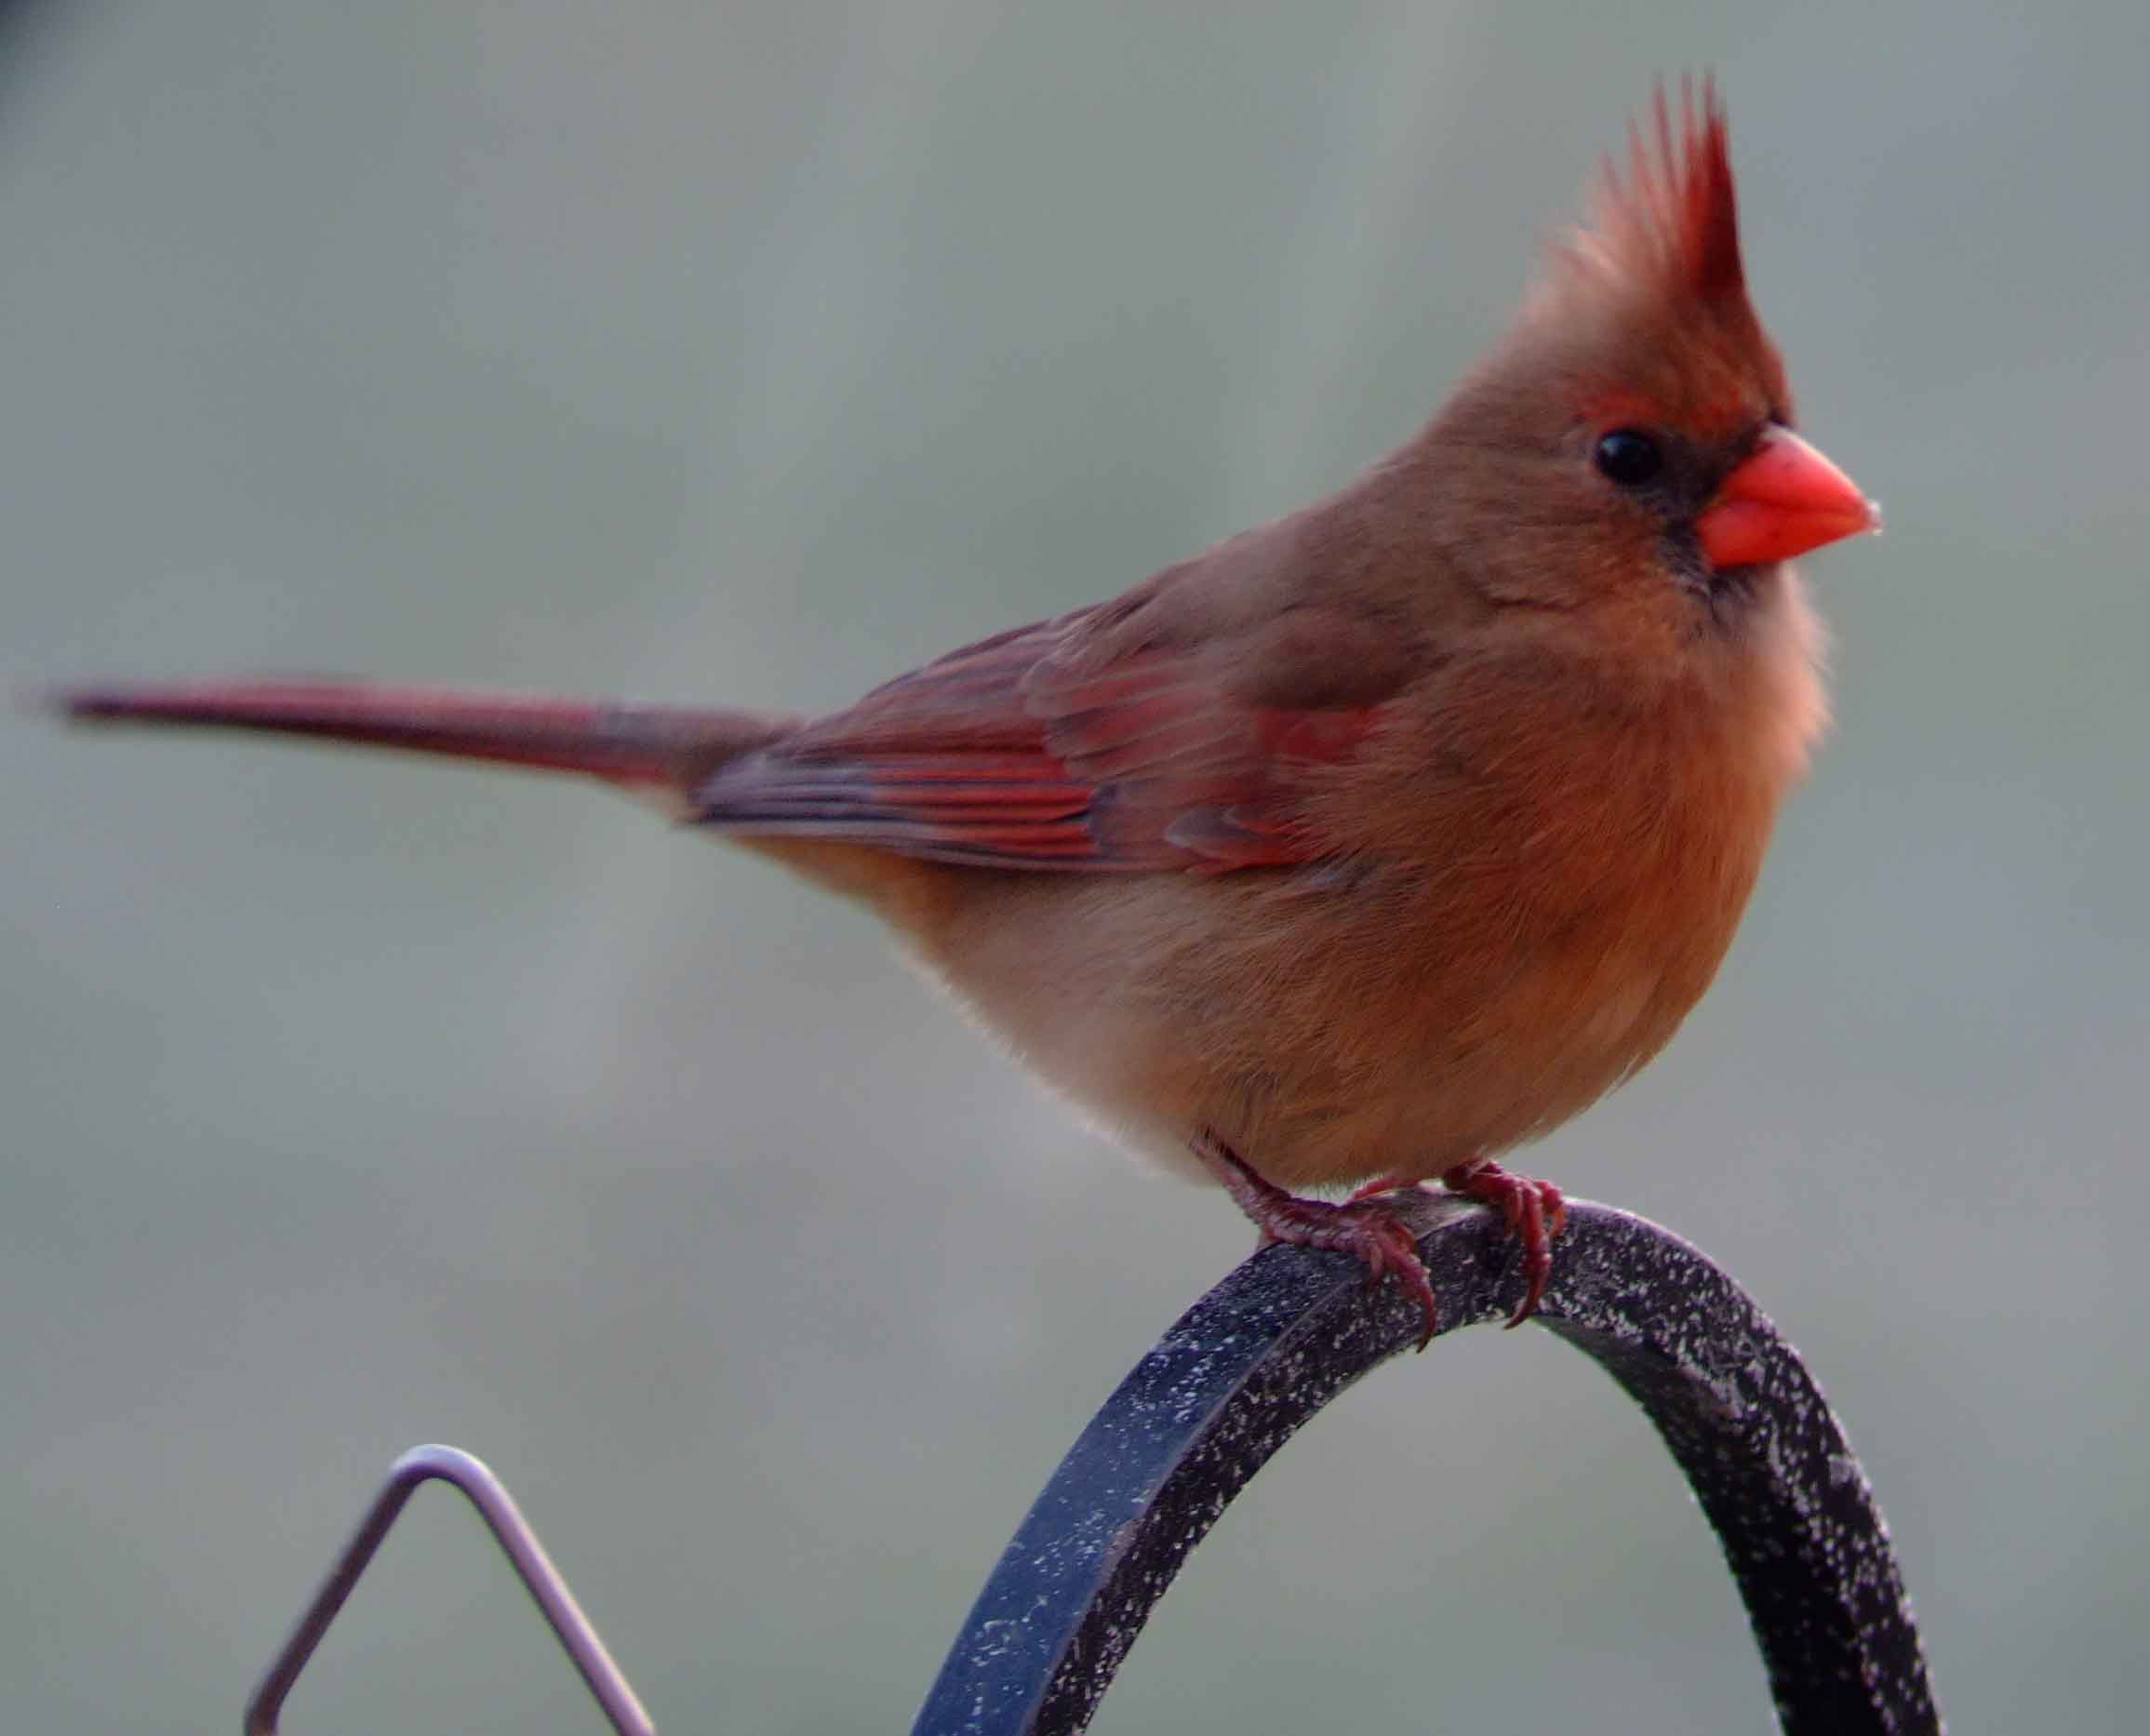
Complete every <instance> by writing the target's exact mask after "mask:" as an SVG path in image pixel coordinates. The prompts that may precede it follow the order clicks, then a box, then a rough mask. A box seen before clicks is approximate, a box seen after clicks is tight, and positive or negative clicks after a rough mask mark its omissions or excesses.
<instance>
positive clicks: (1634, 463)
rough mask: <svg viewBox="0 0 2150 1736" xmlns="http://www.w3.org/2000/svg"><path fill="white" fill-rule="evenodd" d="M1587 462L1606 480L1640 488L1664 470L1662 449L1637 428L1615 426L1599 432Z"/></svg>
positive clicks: (1622, 485) (1653, 480)
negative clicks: (1611, 429)
mask: <svg viewBox="0 0 2150 1736" xmlns="http://www.w3.org/2000/svg"><path fill="white" fill-rule="evenodd" d="M1590 461H1591V462H1592V463H1594V464H1596V466H1597V469H1598V472H1599V474H1602V475H1603V476H1605V477H1606V478H1607V479H1608V480H1609V481H1611V482H1616V483H1618V484H1619V485H1620V486H1621V487H1623V488H1639V487H1642V486H1643V485H1644V484H1645V483H1649V482H1655V481H1656V480H1657V478H1658V475H1659V474H1660V473H1661V472H1662V471H1663V469H1664V449H1663V447H1660V446H1659V445H1658V443H1657V442H1656V441H1655V440H1653V439H1651V438H1650V437H1649V435H1648V434H1644V433H1643V432H1642V431H1641V430H1640V429H1639V428H1615V429H1614V430H1613V431H1612V432H1611V433H1610V434H1600V435H1598V437H1597V445H1596V448H1595V449H1594V450H1593V451H1592V452H1591V454H1590Z"/></svg>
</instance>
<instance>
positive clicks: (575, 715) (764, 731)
mask: <svg viewBox="0 0 2150 1736" xmlns="http://www.w3.org/2000/svg"><path fill="white" fill-rule="evenodd" d="M45 698H46V699H47V702H49V703H50V704H51V705H52V707H53V708H54V709H55V710H57V711H59V712H60V713H61V714H63V715H65V716H67V717H70V718H73V719H76V720H78V721H81V722H85V723H99V724H111V723H118V724H165V725H178V726H181V727H184V728H214V729H252V730H260V731H264V732H267V733H270V734H274V735H297V736H312V737H316V738H319V739H323V740H327V741H352V742H360V743H364V744H366V745H368V746H373V747H394V748H404V749H407V750H409V751H411V752H413V753H420V754H450V755H453V756H455V757H457V758H461V759H483V760H493V761H498V762H500V763H501V764H505V765H511V766H529V767H535V768H541V769H544V770H548V771H579V772H586V773H588V774H589V775H590V776H592V777H596V778H603V779H605V780H607V781H608V782H612V783H619V784H626V785H630V786H642V787H644V788H646V789H648V788H652V787H654V789H655V790H657V791H664V790H673V791H676V792H678V793H679V794H681V795H687V794H688V793H690V792H691V791H692V790H693V789H694V787H695V786H696V785H698V784H699V783H701V781H702V780H703V779H705V778H707V777H708V776H709V774H710V773H711V772H712V771H714V770H715V769H716V768H718V767H720V766H722V765H723V764H724V763H725V762H726V761H727V760H728V759H731V758H732V757H733V756H735V755H736V754H741V753H745V752H748V751H749V750H751V749H754V748H756V747H761V746H764V745H766V744H767V743H768V742H770V741H774V740H776V739H777V738H778V737H780V736H781V735H783V734H784V733H785V732H786V731H787V730H788V729H789V728H791V727H792V720H791V719H789V718H785V717H779V716H771V715H769V714H765V713H757V712H739V711H700V710H690V709H688V708H685V707H678V706H661V705H625V704H618V703H613V702H610V701H601V700H574V699H557V698H554V697H551V696H547V695H542V694H531V693H486V692H468V691H463V690H461V689H457V688H407V687H387V686H381V685H377V684H375V683H371V682H364V681H340V680H317V679H300V678H292V679H280V678H275V677H267V678H247V679H239V680H230V681H185V682H121V683H116V684H112V685H104V686H97V687H82V688H63V689H61V690H60V691H58V692H55V693H51V694H48V695H46V696H45Z"/></svg>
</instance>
